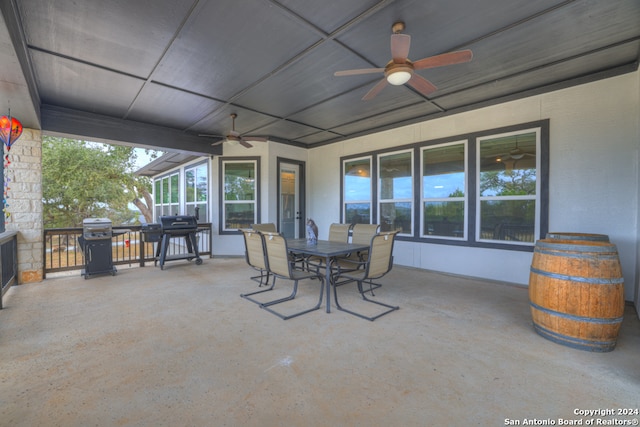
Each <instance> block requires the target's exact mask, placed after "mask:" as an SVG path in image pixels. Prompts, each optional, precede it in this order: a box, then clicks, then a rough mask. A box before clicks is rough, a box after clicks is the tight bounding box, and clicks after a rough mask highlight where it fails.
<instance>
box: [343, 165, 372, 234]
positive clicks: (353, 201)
mask: <svg viewBox="0 0 640 427" xmlns="http://www.w3.org/2000/svg"><path fill="white" fill-rule="evenodd" d="M358 160H368V161H369V198H368V199H362V200H347V197H346V195H347V188H346V185H347V182H346V179H345V177H346V175H347V170H346V164H347V163H351V162H356V161H358ZM373 179H374V177H373V157H372V156H363V157H355V158H352V159H347V160H343V161H342V218H346V217H347V205H350V204H358V203H368V204H369V223H371V221H373V218H372V217H373Z"/></svg>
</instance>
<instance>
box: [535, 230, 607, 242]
mask: <svg viewBox="0 0 640 427" xmlns="http://www.w3.org/2000/svg"><path fill="white" fill-rule="evenodd" d="M546 238H547V239H556V240H588V241H590V242H608V241H609V236H607V235H606V234H593V233H572V232H569V233H567V232H549V233H547V237H546Z"/></svg>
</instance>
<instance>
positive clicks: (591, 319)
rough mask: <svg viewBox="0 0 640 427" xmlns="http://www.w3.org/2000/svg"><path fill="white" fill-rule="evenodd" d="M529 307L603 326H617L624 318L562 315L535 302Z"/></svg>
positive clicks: (530, 303)
mask: <svg viewBox="0 0 640 427" xmlns="http://www.w3.org/2000/svg"><path fill="white" fill-rule="evenodd" d="M529 305H531V307H533V308H535V309H536V310H540V311H542V312H543V313H547V314H552V315H555V316H558V317H562V318H565V319H569V320H576V321H578V322H588V323H597V324H602V325H615V324H618V323H620V322H622V319H623V317H614V318H608V319H607V318H595V317H584V316H576V315H575V314H569V313H561V312H559V311H555V310H550V309H548V308H545V307H541V306H539V305H538V304H536V303H534V302H533V301H529Z"/></svg>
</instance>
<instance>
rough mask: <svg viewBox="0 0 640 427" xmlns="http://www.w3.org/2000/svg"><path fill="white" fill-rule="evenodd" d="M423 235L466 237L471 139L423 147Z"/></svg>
mask: <svg viewBox="0 0 640 427" xmlns="http://www.w3.org/2000/svg"><path fill="white" fill-rule="evenodd" d="M421 153H422V156H421V158H422V162H421V169H422V180H421V188H422V212H421V214H422V221H421V225H422V228H421V236H427V237H436V238H453V239H464V238H466V222H467V221H466V211H467V209H466V206H467V190H466V188H467V162H466V158H467V142H466V141H462V142H454V143H449V144H446V145H435V146H430V147H423V148H422V149H421Z"/></svg>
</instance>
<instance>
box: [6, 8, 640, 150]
mask: <svg viewBox="0 0 640 427" xmlns="http://www.w3.org/2000/svg"><path fill="white" fill-rule="evenodd" d="M0 10H1V11H2V14H3V17H4V25H3V26H2V27H1V28H0V41H2V47H0V59H3V58H4V61H3V65H2V67H3V83H2V84H0V94H1V95H4V96H3V97H4V98H6V99H8V100H11V103H12V104H11V105H12V112H13V113H14V115H15V116H16V117H19V115H20V114H22V117H24V118H25V120H23V121H26V123H24V124H25V125H26V126H28V127H34V128H42V129H43V130H45V131H50V132H53V133H56V132H57V133H63V134H64V133H67V134H71V135H86V136H90V137H95V138H102V139H112V140H127V138H129V137H130V141H129V142H133V143H141V144H142V145H145V144H147V145H150V146H154V145H156V144H157V145H160V148H162V146H164V148H173V149H176V150H179V151H188V152H201V153H211V154H216V153H219V152H220V146H217V147H213V148H212V147H211V146H210V144H211V142H213V141H214V139H210V138H204V137H201V136H198V135H199V134H203V133H204V134H216V135H226V134H227V133H228V132H229V130H230V128H231V119H230V114H231V113H237V114H238V118H237V120H236V130H238V131H239V132H241V133H242V134H243V135H255V136H268V137H269V138H271V139H272V140H275V141H280V142H284V143H289V144H293V145H298V146H303V147H313V146H317V145H321V144H327V143H331V142H335V141H340V140H344V139H347V138H350V137H354V136H358V135H365V134H368V133H372V132H376V131H379V130H383V129H388V128H392V127H395V126H399V125H403V124H409V123H413V122H418V121H424V120H429V119H431V118H436V117H440V116H442V115H446V114H452V113H455V112H459V111H464V110H469V109H473V108H477V107H481V106H484V105H488V104H491V103H496V102H501V101H504V100H508V99H514V98H517V97H522V96H528V95H531V94H535V93H542V92H545V91H549V90H554V89H557V88H560V87H566V86H570V85H574V84H579V83H583V82H586V81H590V80H596V79H599V78H605V77H609V76H613V75H617V74H622V73H626V72H631V71H634V70H636V69H637V67H638V59H639V54H640V1H638V0H612V1H601V0H583V1H579V0H575V1H558V0H537V1H531V0H448V1H435V0H433V1H426V0H396V1H392V0H383V1H374V0H323V1H318V0H278V1H275V0H242V1H238V0H192V1H187V0H183V1H175V0H109V1H104V0H83V1H76V0H56V1H51V0H23V1H18V0H0ZM395 21H404V22H405V23H406V30H405V31H404V33H405V34H409V35H411V37H412V39H411V48H410V53H409V58H410V59H411V60H414V61H415V60H417V59H421V58H424V57H428V56H432V55H437V54H441V53H445V52H450V51H454V50H459V49H471V50H472V51H473V54H474V57H473V60H472V61H471V62H469V63H464V64H458V65H452V66H447V67H441V68H434V69H428V70H421V71H417V72H418V73H419V74H420V75H422V76H423V77H425V78H427V79H429V80H430V81H431V82H433V83H434V84H435V85H436V86H437V87H438V90H437V91H436V92H434V93H432V94H431V95H430V96H428V97H425V96H422V95H420V94H419V93H418V92H416V91H414V90H413V89H411V88H409V87H408V86H388V87H386V88H385V89H384V90H383V91H382V92H381V93H380V94H379V95H378V96H377V97H376V98H374V99H373V100H371V101H362V100H361V98H362V97H363V96H364V94H365V93H367V91H368V90H369V89H370V88H371V87H372V86H373V85H374V84H375V83H376V82H377V81H379V80H380V79H381V78H382V77H383V76H382V74H365V75H360V76H349V77H335V76H334V72H335V71H339V70H347V69H353V68H370V67H384V66H385V64H386V63H387V62H388V61H389V60H390V55H391V54H390V46H389V45H390V35H391V25H392V24H393V23H394V22H395ZM7 61H8V62H7ZM9 63H10V64H9ZM5 64H7V65H5ZM5 66H6V68H7V70H6V72H5V71H4V68H5ZM20 71H21V72H20ZM16 87H18V88H21V90H16V89H15V88H16ZM16 98H21V99H16ZM25 99H29V100H30V105H31V106H32V107H33V112H32V111H27V110H25V111H21V109H22V108H24V106H23V105H22V104H24V103H25ZM0 102H2V99H0ZM593 102H594V103H595V104H597V102H598V100H597V99H595V98H594V100H593ZM2 109H3V108H0V110H2ZM15 110H17V111H15ZM32 122H33V123H32ZM149 129H152V130H153V132H152V134H153V135H154V138H153V139H149V138H146V139H145V138H144V137H139V134H142V133H145V134H147V135H148V134H149V133H148V130H149ZM154 141H156V142H154ZM194 147H195V148H194ZM199 147H202V148H201V149H200V148H199Z"/></svg>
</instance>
